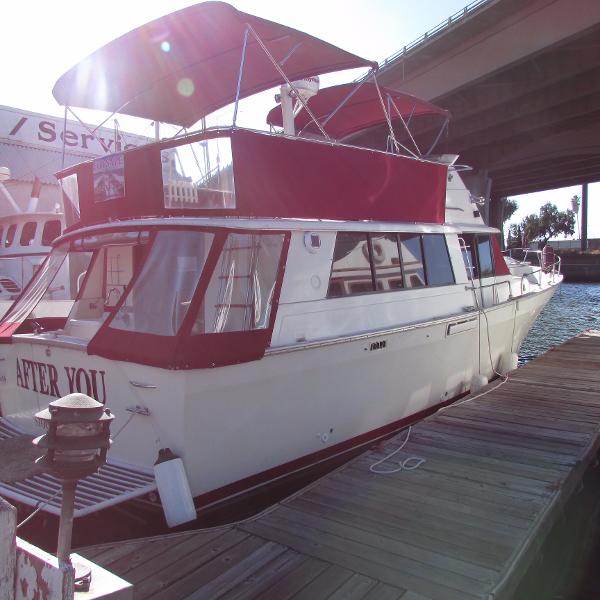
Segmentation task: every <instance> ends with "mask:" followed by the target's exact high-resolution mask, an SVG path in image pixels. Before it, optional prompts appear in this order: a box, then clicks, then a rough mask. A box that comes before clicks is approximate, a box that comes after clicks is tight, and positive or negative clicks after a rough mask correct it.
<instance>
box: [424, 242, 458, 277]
mask: <svg viewBox="0 0 600 600" xmlns="http://www.w3.org/2000/svg"><path fill="white" fill-rule="evenodd" d="M423 251H424V252H425V265H426V267H427V283H428V284H429V285H451V284H453V283H454V273H453V272H452V265H451V264H450V255H449V254H448V246H447V245H446V237H445V236H444V235H442V234H438V233H435V234H428V235H424V236H423Z"/></svg>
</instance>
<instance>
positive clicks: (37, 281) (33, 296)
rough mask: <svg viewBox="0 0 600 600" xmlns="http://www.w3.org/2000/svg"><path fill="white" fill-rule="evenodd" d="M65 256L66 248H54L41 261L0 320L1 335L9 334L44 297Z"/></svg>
mask: <svg viewBox="0 0 600 600" xmlns="http://www.w3.org/2000/svg"><path fill="white" fill-rule="evenodd" d="M66 256H67V248H64V247H63V248H55V249H54V250H53V251H52V253H51V254H50V255H49V256H48V258H47V259H46V260H45V261H44V262H43V263H42V265H41V267H40V268H39V269H38V270H37V272H36V273H35V275H34V276H33V279H32V280H31V282H30V283H29V285H28V286H27V288H26V289H25V290H24V291H23V293H22V294H21V296H20V297H19V299H18V300H17V302H16V304H15V305H14V306H12V307H11V308H10V310H9V311H8V312H7V313H6V315H4V318H3V320H2V325H3V329H2V331H1V332H0V336H1V337H6V336H7V335H8V336H9V335H11V334H12V333H13V332H14V331H15V330H16V329H17V328H18V327H19V325H20V324H21V323H23V321H25V319H27V317H28V316H29V315H30V314H31V311H32V310H33V309H34V308H35V307H36V306H37V305H38V303H39V302H40V300H41V299H42V298H43V297H44V294H46V293H47V292H49V291H50V285H51V284H52V282H53V281H54V279H55V277H56V274H57V273H58V271H59V269H60V267H61V265H62V264H63V262H64V261H65V257H66Z"/></svg>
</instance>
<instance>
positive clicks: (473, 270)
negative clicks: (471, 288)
mask: <svg viewBox="0 0 600 600" xmlns="http://www.w3.org/2000/svg"><path fill="white" fill-rule="evenodd" d="M459 243H460V251H461V254H462V257H463V262H464V263H465V269H466V271H467V277H468V278H469V280H470V281H472V280H473V279H477V278H478V277H479V271H478V269H477V253H476V251H475V236H474V235H472V234H469V233H465V234H463V235H462V236H461V237H460V238H459Z"/></svg>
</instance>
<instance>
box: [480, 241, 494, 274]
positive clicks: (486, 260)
mask: <svg viewBox="0 0 600 600" xmlns="http://www.w3.org/2000/svg"><path fill="white" fill-rule="evenodd" d="M477 256H478V258H479V276H480V277H481V278H483V277H493V276H494V273H495V270H494V260H493V258H492V245H491V243H490V236H489V235H485V236H479V235H478V236H477Z"/></svg>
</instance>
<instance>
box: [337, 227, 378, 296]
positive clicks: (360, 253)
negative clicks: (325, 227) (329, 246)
mask: <svg viewBox="0 0 600 600" xmlns="http://www.w3.org/2000/svg"><path fill="white" fill-rule="evenodd" d="M374 289H375V287H374V284H373V274H372V271H371V260H370V249H369V240H368V237H367V234H366V233H355V232H349V231H340V232H339V233H338V234H337V236H336V239H335V249H334V252H333V264H332V267H331V277H330V278H329V290H328V293H327V295H328V296H329V297H330V298H332V297H336V296H348V295H351V294H364V293H365V292H372V291H373V290H374Z"/></svg>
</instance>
